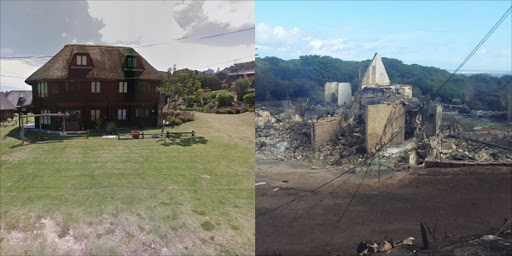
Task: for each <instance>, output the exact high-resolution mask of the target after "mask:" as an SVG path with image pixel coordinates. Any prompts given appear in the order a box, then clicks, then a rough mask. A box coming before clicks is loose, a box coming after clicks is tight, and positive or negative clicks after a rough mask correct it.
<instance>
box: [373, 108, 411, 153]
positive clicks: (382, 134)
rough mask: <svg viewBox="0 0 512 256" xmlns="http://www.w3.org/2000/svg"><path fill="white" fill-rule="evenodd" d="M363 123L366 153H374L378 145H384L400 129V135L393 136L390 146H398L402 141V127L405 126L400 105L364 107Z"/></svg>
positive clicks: (403, 111) (402, 109) (403, 114)
mask: <svg viewBox="0 0 512 256" xmlns="http://www.w3.org/2000/svg"><path fill="white" fill-rule="evenodd" d="M388 119H389V122H388ZM365 121H366V150H367V152H368V153H374V152H375V149H376V147H377V146H378V145H379V144H384V143H386V142H387V141H388V140H389V139H390V138H391V137H392V136H393V135H394V134H395V133H397V132H398V131H399V130H400V129H401V131H400V133H399V134H398V135H396V136H395V138H394V139H393V141H392V142H391V144H392V145H393V144H400V143H402V142H403V141H404V135H405V132H404V131H405V129H402V127H403V126H404V125H405V110H404V107H403V106H402V105H401V104H376V105H369V106H366V115H365ZM386 123H387V124H386Z"/></svg>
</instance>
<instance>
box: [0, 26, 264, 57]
mask: <svg viewBox="0 0 512 256" xmlns="http://www.w3.org/2000/svg"><path fill="white" fill-rule="evenodd" d="M254 29H255V27H251V28H245V29H240V30H235V31H229V32H223V33H218V34H213V35H207V36H200V37H186V36H185V37H180V38H176V39H174V40H177V41H179V40H184V39H208V38H213V37H219V36H224V35H229V34H235V33H240V32H245V31H250V30H254ZM172 42H173V41H167V42H160V43H153V44H147V45H140V46H133V47H132V48H145V47H152V46H158V45H166V44H170V43H172ZM53 56H54V55H45V56H8V57H0V59H35V58H51V57H53Z"/></svg>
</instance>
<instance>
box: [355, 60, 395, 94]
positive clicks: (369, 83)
mask: <svg viewBox="0 0 512 256" xmlns="http://www.w3.org/2000/svg"><path fill="white" fill-rule="evenodd" d="M390 84H391V82H390V81H389V77H388V73H387V72H386V68H385V67H384V63H382V59H381V58H380V55H379V54H378V53H375V55H374V56H373V60H372V63H370V65H369V66H368V69H366V72H365V73H364V77H363V81H362V82H361V88H364V87H378V86H386V85H390Z"/></svg>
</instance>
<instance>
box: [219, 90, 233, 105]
mask: <svg viewBox="0 0 512 256" xmlns="http://www.w3.org/2000/svg"><path fill="white" fill-rule="evenodd" d="M215 100H216V103H217V107H218V108H219V107H226V106H231V105H232V104H233V101H234V100H235V96H233V94H231V93H230V92H229V91H227V90H220V91H216V92H215Z"/></svg>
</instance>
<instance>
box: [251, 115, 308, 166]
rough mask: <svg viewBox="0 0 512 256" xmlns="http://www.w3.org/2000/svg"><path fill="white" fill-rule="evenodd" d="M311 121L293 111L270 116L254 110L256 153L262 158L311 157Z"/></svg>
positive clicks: (290, 158) (288, 158)
mask: <svg viewBox="0 0 512 256" xmlns="http://www.w3.org/2000/svg"><path fill="white" fill-rule="evenodd" d="M310 132H311V123H310V122H305V121H304V120H303V119H302V118H300V117H299V116H298V115H297V114H295V113H294V112H293V111H286V112H283V113H281V114H278V115H275V116H272V115H271V114H270V112H269V111H265V110H260V111H257V112H256V155H257V157H258V158H259V159H263V160H292V159H308V158H311V157H312V155H313V153H312V152H311V137H310Z"/></svg>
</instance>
